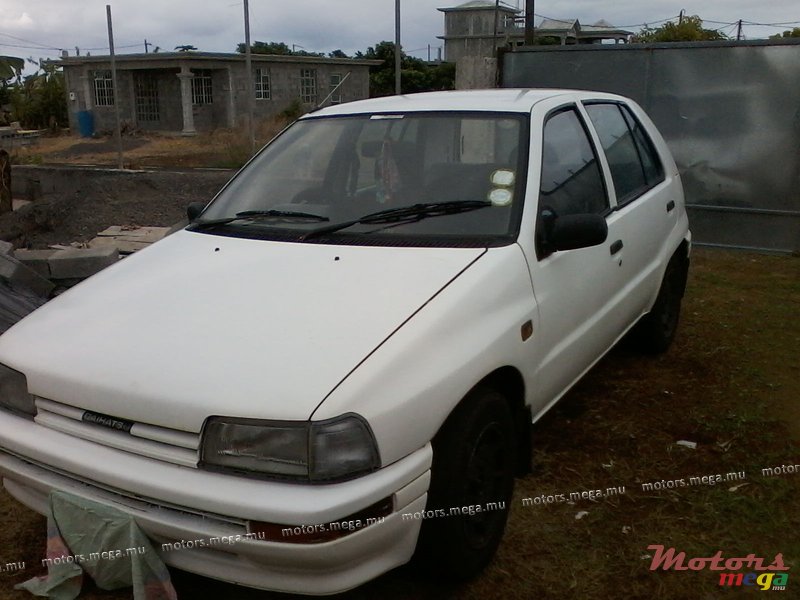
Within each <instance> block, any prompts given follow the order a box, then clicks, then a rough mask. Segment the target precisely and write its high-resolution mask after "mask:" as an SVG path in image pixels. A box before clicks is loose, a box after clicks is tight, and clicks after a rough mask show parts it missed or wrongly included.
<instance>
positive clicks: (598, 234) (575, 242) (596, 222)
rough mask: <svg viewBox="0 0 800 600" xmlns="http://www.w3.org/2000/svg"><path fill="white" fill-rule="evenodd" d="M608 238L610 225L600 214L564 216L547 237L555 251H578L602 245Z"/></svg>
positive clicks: (549, 245)
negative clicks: (578, 249)
mask: <svg viewBox="0 0 800 600" xmlns="http://www.w3.org/2000/svg"><path fill="white" fill-rule="evenodd" d="M607 238H608V223H606V219H605V217H603V216H602V215H598V214H582V215H564V216H561V217H556V219H555V220H554V222H553V226H552V229H551V231H550V233H549V235H548V236H547V245H548V247H549V248H550V249H551V250H553V251H557V250H576V249H577V248H588V247H589V246H597V245H598V244H602V243H603V242H605V241H606V239H607Z"/></svg>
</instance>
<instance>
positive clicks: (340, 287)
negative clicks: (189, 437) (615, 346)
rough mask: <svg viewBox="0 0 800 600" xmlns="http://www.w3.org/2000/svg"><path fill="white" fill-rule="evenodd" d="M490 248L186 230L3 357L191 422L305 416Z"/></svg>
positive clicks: (51, 317)
mask: <svg viewBox="0 0 800 600" xmlns="http://www.w3.org/2000/svg"><path fill="white" fill-rule="evenodd" d="M483 252H485V250H484V249H481V248H478V249H474V248H393V247H363V246H336V245H324V244H300V243H286V242H274V241H262V240H247V239H238V238H229V237H222V236H216V235H210V234H203V233H194V232H189V231H180V232H178V233H176V234H174V235H172V236H170V237H168V238H166V239H164V240H163V241H161V242H159V243H158V244H155V245H153V246H152V247H150V248H148V249H146V250H142V251H140V252H139V253H137V254H136V255H133V256H131V257H129V258H126V259H124V260H122V261H121V262H120V263H118V264H117V265H114V266H113V267H110V268H108V269H106V270H105V271H103V272H101V273H99V274H97V275H95V276H94V277H92V278H91V279H89V280H87V281H85V282H83V283H81V284H80V285H78V286H76V287H75V288H73V289H71V290H69V291H68V292H66V293H64V294H62V295H61V296H59V297H58V298H56V299H54V300H52V301H51V302H49V303H48V304H46V305H45V306H43V307H42V308H40V309H39V310H37V311H35V312H34V313H33V314H31V315H30V316H28V317H27V318H25V319H23V320H22V321H21V322H19V323H18V324H16V325H15V326H14V327H12V328H11V329H10V330H9V331H8V332H7V333H6V334H4V335H3V336H2V337H0V362H3V363H4V364H6V365H8V366H10V367H12V368H15V369H17V370H19V371H21V372H23V373H25V375H26V376H27V378H28V387H29V390H30V392H31V393H32V394H35V395H37V396H40V397H43V398H48V399H51V400H55V401H58V402H63V403H65V404H69V405H72V406H77V407H80V408H83V409H88V410H92V411H96V412H100V413H104V414H107V415H112V416H115V417H121V418H125V419H129V420H133V421H139V422H145V423H153V424H156V425H161V426H164V427H172V428H175V429H181V430H185V431H195V432H196V431H199V430H200V429H201V427H202V424H203V421H204V420H205V419H206V418H207V417H208V416H211V415H229V416H239V417H252V418H265V419H292V420H294V419H297V420H305V419H308V418H309V417H310V415H311V414H312V412H313V411H314V409H315V408H316V407H317V406H318V405H319V403H320V402H321V401H322V400H323V399H324V398H325V397H326V396H327V395H328V394H329V393H330V391H331V390H332V389H334V388H335V386H336V385H337V384H338V383H339V382H341V381H342V380H343V379H344V378H345V377H346V376H347V375H348V373H350V372H351V371H352V370H353V369H354V368H355V367H356V366H357V365H358V364H359V363H360V362H361V361H363V360H364V358H365V357H367V356H368V355H369V353H370V352H372V351H373V350H374V349H375V348H376V347H377V346H378V345H380V344H381V342H383V341H384V340H385V339H386V338H387V337H388V336H390V335H391V334H392V332H394V331H395V330H396V329H397V328H399V327H400V326H401V325H403V324H404V322H405V321H407V320H408V319H409V318H410V317H411V316H412V315H413V314H414V312H415V311H417V310H418V309H420V307H422V306H423V305H424V304H425V303H426V302H427V301H428V300H429V299H430V298H431V297H432V296H434V295H435V294H436V293H437V292H439V291H440V290H441V289H442V288H443V287H445V286H446V285H447V284H448V283H449V282H450V281H452V280H453V279H454V278H455V277H457V276H458V275H459V273H461V272H462V271H463V270H464V269H466V268H467V267H468V266H469V265H470V264H471V263H473V262H474V261H475V260H477V259H478V258H479V257H480V256H481V255H482V254H483ZM378 393H379V390H376V394H378ZM375 400H376V401H379V400H380V398H379V397H376V398H375Z"/></svg>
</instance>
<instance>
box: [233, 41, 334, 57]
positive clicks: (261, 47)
mask: <svg viewBox="0 0 800 600" xmlns="http://www.w3.org/2000/svg"><path fill="white" fill-rule="evenodd" d="M236 51H237V52H238V53H239V54H244V51H245V45H244V43H240V44H237V45H236ZM250 52H252V53H253V54H277V55H279V56H325V54H323V53H322V52H307V51H305V50H292V48H290V47H289V45H288V44H285V43H284V42H253V43H252V44H250ZM338 52H341V50H339V51H338ZM343 54H344V53H343ZM346 56H347V55H345V57H346Z"/></svg>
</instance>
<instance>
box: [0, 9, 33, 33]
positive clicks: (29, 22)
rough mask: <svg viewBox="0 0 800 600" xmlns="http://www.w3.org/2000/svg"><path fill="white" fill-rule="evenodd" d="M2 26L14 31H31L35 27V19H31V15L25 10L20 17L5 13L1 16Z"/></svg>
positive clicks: (0, 24) (0, 25)
mask: <svg viewBox="0 0 800 600" xmlns="http://www.w3.org/2000/svg"><path fill="white" fill-rule="evenodd" d="M0 27H2V28H3V29H8V30H12V31H13V30H18V31H25V30H28V31H30V30H31V29H33V19H31V16H30V15H29V14H28V13H26V12H23V13H22V14H21V15H19V16H18V17H15V16H13V15H8V14H5V15H2V16H0Z"/></svg>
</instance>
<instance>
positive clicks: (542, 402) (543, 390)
mask: <svg viewBox="0 0 800 600" xmlns="http://www.w3.org/2000/svg"><path fill="white" fill-rule="evenodd" d="M534 123H535V119H534ZM537 143H538V144H539V147H538V148H533V147H532V149H531V160H532V161H540V163H539V164H535V163H534V164H531V169H530V170H531V171H532V172H538V173H539V174H540V177H539V182H538V199H537V198H535V197H532V196H535V193H536V190H535V188H533V187H531V188H530V189H531V191H530V192H529V195H528V198H529V199H530V200H533V201H534V204H535V211H536V215H535V221H536V231H535V232H534V234H533V236H534V237H535V238H536V240H535V241H534V242H533V243H531V242H532V240H530V239H527V240H524V241H522V242H521V245H522V246H523V250H524V251H525V252H526V256H527V258H528V265H529V269H530V276H531V281H532V284H533V290H534V296H535V299H536V303H537V307H538V323H537V331H536V332H535V333H534V341H535V349H534V351H533V355H534V356H533V364H532V369H533V377H532V382H533V384H534V386H535V390H534V392H533V396H534V397H533V404H534V413H536V412H539V411H541V410H543V409H545V408H547V407H548V406H549V405H550V404H552V403H553V402H555V401H556V400H557V399H558V398H559V397H560V396H561V395H562V394H563V393H564V392H565V391H566V390H567V389H568V388H569V387H570V386H571V385H572V383H574V382H575V380H576V379H578V378H579V377H580V376H581V375H582V374H583V373H584V372H585V371H586V370H587V369H588V368H589V367H591V365H592V364H593V363H594V362H595V361H596V360H597V359H598V358H599V357H600V356H602V354H603V353H604V352H605V351H606V350H607V349H608V348H609V347H610V346H611V345H612V344H613V343H614V341H615V340H616V339H617V337H618V336H619V335H620V331H621V330H622V329H623V328H624V326H625V321H626V318H627V315H625V314H624V313H623V312H622V311H621V310H620V308H619V303H620V290H622V289H623V288H624V287H625V279H624V276H623V275H622V269H621V266H620V258H619V256H618V254H619V253H620V251H621V250H620V248H619V243H618V240H619V239H620V238H621V235H622V227H621V224H620V218H619V215H618V214H617V213H616V212H615V211H614V210H613V208H614V207H613V205H612V202H611V199H610V195H609V186H608V185H607V182H606V178H607V176H608V175H607V167H606V166H605V164H604V163H602V162H601V161H600V160H599V156H600V155H599V153H598V149H597V148H596V146H595V143H594V141H593V138H592V136H591V134H590V130H589V129H588V127H587V125H586V120H585V116H584V114H583V112H582V110H581V109H580V107H579V106H578V105H577V104H572V103H570V104H565V105H562V106H558V107H556V108H554V109H552V110H550V111H549V112H547V114H546V115H545V117H544V119H543V124H542V136H541V138H540V139H538V140H534V141H533V142H532V145H535V144H537ZM532 185H535V178H534V180H532V181H529V186H532ZM585 213H597V214H601V215H603V216H604V217H605V218H606V222H607V225H608V238H607V240H606V242H604V243H602V244H600V245H597V246H592V247H588V248H579V249H576V250H568V251H557V252H548V251H547V249H546V248H545V246H544V245H543V244H542V236H543V235H544V233H543V230H544V228H545V225H546V221H547V219H548V218H551V217H550V215H553V214H555V215H556V217H555V218H558V217H559V216H563V215H569V214H585ZM523 235H524V233H523Z"/></svg>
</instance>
